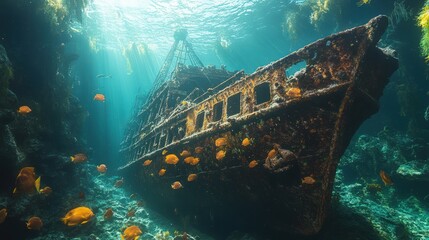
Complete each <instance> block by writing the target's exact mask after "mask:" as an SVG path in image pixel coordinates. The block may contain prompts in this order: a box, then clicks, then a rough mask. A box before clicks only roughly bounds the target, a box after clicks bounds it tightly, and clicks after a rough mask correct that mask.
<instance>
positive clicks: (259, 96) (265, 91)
mask: <svg viewBox="0 0 429 240" xmlns="http://www.w3.org/2000/svg"><path fill="white" fill-rule="evenodd" d="M255 95H256V105H258V104H261V103H264V102H268V101H270V98H271V96H270V84H269V83H268V82H264V83H261V84H259V85H258V86H256V87H255Z"/></svg>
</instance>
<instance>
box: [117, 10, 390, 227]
mask: <svg viewBox="0 0 429 240" xmlns="http://www.w3.org/2000/svg"><path fill="white" fill-rule="evenodd" d="M386 27H387V18H386V17H384V16H380V17H377V18H374V19H372V20H371V21H370V22H369V23H368V24H366V25H363V26H360V27H356V28H353V29H350V30H347V31H344V32H341V33H338V34H335V35H331V36H329V37H326V38H324V39H321V40H319V41H317V42H315V43H313V44H310V45H308V46H306V47H304V48H302V49H300V50H298V51H296V52H294V53H292V54H290V55H288V56H286V57H284V58H282V59H280V60H278V61H276V62H273V63H271V64H269V65H267V66H265V67H262V68H260V69H258V70H257V71H256V72H255V73H253V74H251V75H249V76H241V78H240V79H239V80H237V76H235V79H233V80H227V81H226V82H227V83H228V85H227V86H225V87H224V88H223V89H221V90H219V91H213V93H212V94H207V93H206V94H203V95H201V97H200V98H192V99H194V100H196V101H194V102H192V99H191V101H189V102H185V103H180V104H178V105H176V108H175V111H171V112H168V114H164V115H163V116H162V118H159V119H162V121H158V122H156V123H154V124H151V125H146V126H145V125H142V126H139V127H137V128H135V130H136V133H135V134H136V135H137V136H139V135H140V137H139V138H138V139H135V138H134V140H133V141H131V142H129V145H128V146H126V147H125V148H124V149H123V154H124V156H125V158H126V159H128V161H129V162H128V163H127V164H125V165H124V166H123V167H121V168H120V170H122V171H124V172H126V173H128V174H129V175H128V176H133V177H134V178H135V180H136V182H138V183H139V188H140V190H141V191H142V193H143V195H144V196H148V198H149V199H150V200H153V201H157V202H158V203H159V204H158V205H162V206H164V208H167V209H168V208H171V210H172V211H173V209H174V208H175V209H181V210H183V211H186V212H192V214H194V215H195V216H196V217H197V216H198V219H200V220H199V222H200V223H201V222H205V220H206V222H210V221H211V222H213V221H214V222H218V221H222V218H224V217H231V216H245V217H247V216H248V217H249V218H250V217H251V219H252V222H258V221H262V222H264V224H266V225H269V227H272V228H276V229H282V230H284V231H294V232H298V233H301V234H305V235H311V234H314V233H317V232H318V231H319V230H320V228H321V226H322V224H323V221H324V219H325V217H326V212H327V208H328V206H329V203H330V198H331V192H332V185H333V180H334V177H335V170H336V166H337V164H338V160H339V159H340V157H341V155H342V154H343V152H344V150H345V148H346V147H347V145H348V143H349V141H350V139H351V137H352V136H353V134H354V132H355V131H356V129H357V128H358V127H359V126H360V124H361V123H362V122H363V121H364V120H365V119H366V118H368V117H369V116H370V115H372V114H373V113H375V112H376V111H377V109H378V105H377V104H378V99H379V97H380V96H381V94H382V92H383V88H384V86H385V85H386V84H387V81H388V77H389V76H390V75H391V74H392V73H393V72H394V71H395V70H396V68H397V65H398V64H397V60H396V59H395V58H394V57H392V56H390V55H388V54H386V53H385V52H383V51H382V50H381V49H379V48H377V47H376V44H377V42H378V40H379V38H380V37H381V35H382V33H383V32H384V31H385V29H386ZM299 62H305V64H306V66H305V67H304V68H302V69H301V70H299V71H297V72H296V73H294V74H293V75H292V74H291V75H288V71H289V68H291V67H292V66H293V65H295V64H297V63H299ZM178 84H179V85H180V82H178ZM224 85H226V84H224ZM267 86H268V88H267ZM214 89H216V88H214ZM216 90H217V89H216ZM207 91H209V89H207ZM166 92H169V91H168V90H166ZM237 94H238V95H237ZM238 96H239V97H238ZM237 99H238V101H237ZM150 104H154V105H155V104H157V103H150ZM154 105H151V106H154ZM217 110H221V112H219V113H217ZM237 110H238V111H237ZM199 116H200V117H199ZM148 126H149V127H148ZM219 138H222V139H223V138H224V139H226V141H225V145H222V146H216V145H215V141H216V139H219ZM246 138H247V139H249V140H250V145H248V146H245V145H246V144H244V145H243V142H242V141H243V140H244V139H246ZM164 150H166V151H167V152H168V153H167V154H169V153H171V154H176V155H177V156H179V154H180V153H181V152H182V151H183V150H186V151H188V152H190V153H191V155H192V156H193V157H195V158H198V159H199V162H198V164H195V165H192V164H187V163H184V161H183V159H184V157H180V156H179V158H180V162H179V163H177V164H176V165H171V164H167V163H166V162H165V161H164V159H165V151H164ZM163 151H164V154H163ZM223 155H225V156H224V157H223V158H222V157H219V156H223ZM148 159H150V160H152V164H150V165H149V166H142V163H143V161H145V160H148ZM253 160H255V161H256V162H257V163H258V164H257V166H255V167H253V168H251V167H249V163H250V162H251V161H253ZM161 168H163V169H166V172H165V175H163V176H159V175H158V171H159V170H160V169H161ZM189 174H197V176H198V178H197V180H196V181H193V182H187V180H186V179H187V176H188V175H189ZM175 181H181V182H182V185H183V186H184V188H183V189H180V190H173V189H171V186H170V185H171V184H172V183H173V182H175ZM190 206H192V207H190ZM246 219H247V218H246ZM246 219H243V221H246ZM247 221H248V219H247ZM249 224H250V223H249Z"/></svg>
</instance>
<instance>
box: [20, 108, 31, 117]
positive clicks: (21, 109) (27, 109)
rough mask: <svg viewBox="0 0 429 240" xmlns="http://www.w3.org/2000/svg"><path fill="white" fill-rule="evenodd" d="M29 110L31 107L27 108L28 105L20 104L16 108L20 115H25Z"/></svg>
mask: <svg viewBox="0 0 429 240" xmlns="http://www.w3.org/2000/svg"><path fill="white" fill-rule="evenodd" d="M30 112H31V108H29V107H28V106H21V107H19V109H18V113H19V114H21V115H27V114H29V113H30Z"/></svg>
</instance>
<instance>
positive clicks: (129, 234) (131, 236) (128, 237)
mask: <svg viewBox="0 0 429 240" xmlns="http://www.w3.org/2000/svg"><path fill="white" fill-rule="evenodd" d="M142 234H143V232H142V230H140V228H139V227H137V226H135V225H133V226H130V227H127V228H126V229H125V230H124V234H122V235H121V240H137V239H139V236H140V235H142Z"/></svg>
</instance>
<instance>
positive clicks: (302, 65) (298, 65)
mask: <svg viewBox="0 0 429 240" xmlns="http://www.w3.org/2000/svg"><path fill="white" fill-rule="evenodd" d="M306 67H307V63H306V62H305V60H303V61H300V62H297V63H295V64H294V65H292V66H290V67H288V68H287V69H286V71H285V73H286V77H292V76H293V75H295V74H296V73H297V72H299V71H301V70H303V69H305V68H306Z"/></svg>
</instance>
